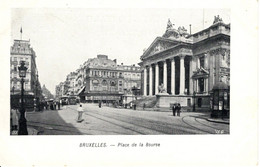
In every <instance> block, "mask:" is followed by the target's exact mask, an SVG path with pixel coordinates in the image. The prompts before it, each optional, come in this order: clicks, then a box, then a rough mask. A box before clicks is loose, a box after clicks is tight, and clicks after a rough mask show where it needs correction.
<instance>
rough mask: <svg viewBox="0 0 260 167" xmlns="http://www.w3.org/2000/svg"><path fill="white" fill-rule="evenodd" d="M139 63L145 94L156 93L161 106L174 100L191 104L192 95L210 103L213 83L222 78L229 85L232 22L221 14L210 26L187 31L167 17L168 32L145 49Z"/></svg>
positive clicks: (202, 103) (204, 103)
mask: <svg viewBox="0 0 260 167" xmlns="http://www.w3.org/2000/svg"><path fill="white" fill-rule="evenodd" d="M140 65H141V66H142V69H143V71H142V73H143V75H142V76H143V77H142V92H143V95H144V96H154V95H157V98H158V102H157V106H158V107H169V103H173V102H179V103H181V104H182V105H183V106H190V105H192V99H195V101H193V103H194V102H195V104H196V105H198V107H209V94H210V91H211V90H212V88H213V86H214V84H216V83H217V82H219V81H220V80H221V81H222V82H225V83H227V84H228V85H229V80H230V24H225V23H223V21H222V19H220V18H219V16H218V17H215V20H214V22H213V24H212V25H211V26H210V27H208V28H206V29H204V30H202V31H199V32H197V33H195V34H188V33H187V30H186V29H185V28H184V27H179V28H178V29H175V28H173V25H172V23H171V22H170V20H168V24H167V29H166V31H165V33H164V34H163V36H162V37H157V38H156V39H155V40H154V41H153V42H152V44H151V45H150V46H149V48H148V49H147V50H145V51H144V53H143V55H142V56H141V63H140ZM159 87H161V88H163V89H164V90H165V92H164V93H163V94H162V92H161V93H160V92H159ZM194 95H195V97H196V98H194Z"/></svg>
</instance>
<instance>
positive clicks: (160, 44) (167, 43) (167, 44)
mask: <svg viewBox="0 0 260 167" xmlns="http://www.w3.org/2000/svg"><path fill="white" fill-rule="evenodd" d="M177 44H178V41H174V40H171V39H166V38H162V37H157V38H156V39H155V40H154V41H153V43H152V44H151V45H150V46H149V48H148V49H147V50H145V51H144V54H143V56H142V58H146V57H149V56H151V55H154V54H157V53H159V52H162V51H165V50H167V49H169V48H172V47H174V46H175V45H177Z"/></svg>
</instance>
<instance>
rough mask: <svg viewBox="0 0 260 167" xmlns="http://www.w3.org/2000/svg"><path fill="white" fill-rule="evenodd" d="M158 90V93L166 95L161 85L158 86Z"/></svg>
mask: <svg viewBox="0 0 260 167" xmlns="http://www.w3.org/2000/svg"><path fill="white" fill-rule="evenodd" d="M158 89H159V93H166V89H165V87H164V85H163V83H162V84H161V85H159V86H158Z"/></svg>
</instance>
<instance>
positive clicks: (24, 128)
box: [18, 61, 28, 135]
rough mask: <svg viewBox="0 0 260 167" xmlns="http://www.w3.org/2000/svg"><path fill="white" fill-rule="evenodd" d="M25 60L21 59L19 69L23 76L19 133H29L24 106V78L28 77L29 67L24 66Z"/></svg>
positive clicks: (20, 74) (21, 76)
mask: <svg viewBox="0 0 260 167" xmlns="http://www.w3.org/2000/svg"><path fill="white" fill-rule="evenodd" d="M24 65H25V63H24V61H21V65H20V67H18V69H19V76H20V78H21V108H20V118H19V130H18V135H28V131H27V125H26V119H25V108H24V88H23V84H24V78H25V77H26V71H27V67H25V66H24Z"/></svg>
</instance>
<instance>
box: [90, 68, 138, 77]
mask: <svg viewBox="0 0 260 167" xmlns="http://www.w3.org/2000/svg"><path fill="white" fill-rule="evenodd" d="M91 75H92V76H104V77H112V78H115V77H117V76H118V72H108V71H95V70H93V71H91ZM119 77H124V78H140V77H141V74H140V73H137V74H136V73H124V74H123V73H122V72H120V73H119Z"/></svg>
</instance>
